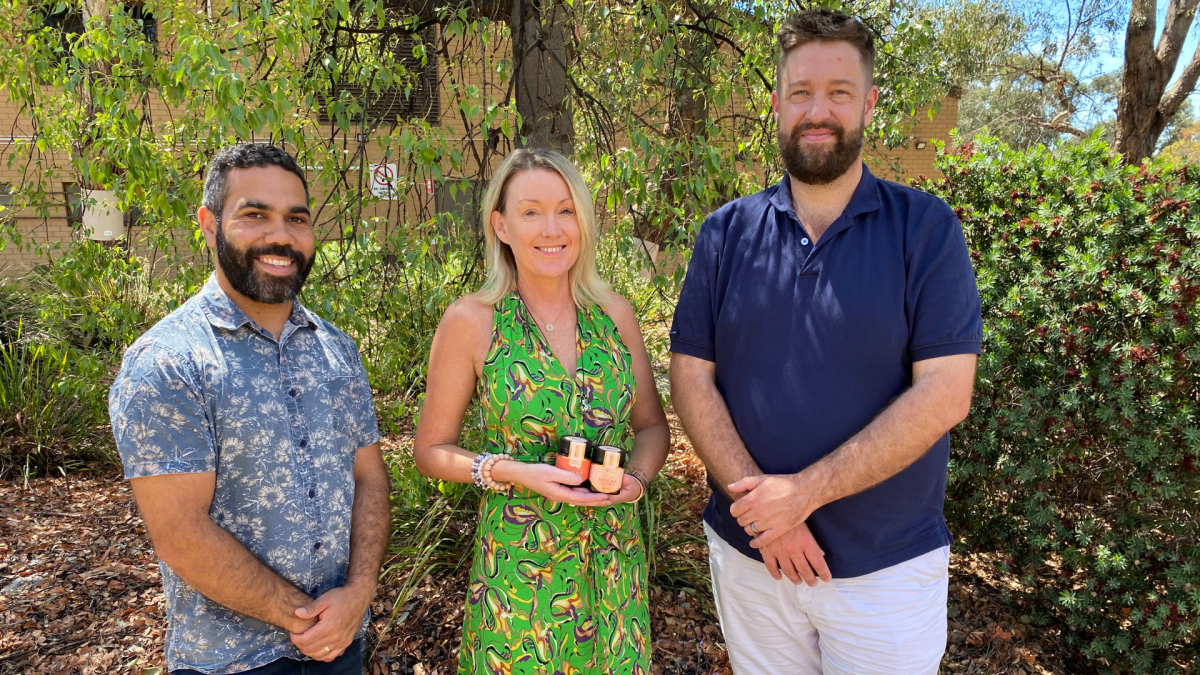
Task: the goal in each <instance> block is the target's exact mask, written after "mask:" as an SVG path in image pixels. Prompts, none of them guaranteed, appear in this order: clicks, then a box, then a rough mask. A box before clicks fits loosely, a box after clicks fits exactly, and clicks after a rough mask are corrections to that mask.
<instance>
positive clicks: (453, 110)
mask: <svg viewBox="0 0 1200 675" xmlns="http://www.w3.org/2000/svg"><path fill="white" fill-rule="evenodd" d="M163 37H164V39H166V40H170V36H163ZM468 48H469V47H468ZM459 51H460V50H458V48H456V47H455V46H454V45H450V46H449V49H447V50H446V51H445V52H443V53H449V54H455V53H458V52H459ZM507 55H508V45H507V43H506V41H503V40H493V41H492V42H491V44H490V46H489V52H488V53H487V54H480V55H479V56H478V57H477V58H474V59H473V60H471V59H464V60H462V61H460V62H456V63H441V62H439V63H438V64H437V67H438V71H437V82H438V83H439V89H438V97H439V114H440V120H439V122H440V124H441V125H443V126H444V127H445V128H446V129H448V135H449V136H450V138H451V139H452V140H453V141H454V142H456V143H460V144H461V148H462V149H463V150H464V153H463V154H464V157H466V158H468V159H466V160H465V161H466V162H467V163H471V162H473V161H474V160H472V159H469V158H470V157H472V155H473V154H474V153H471V152H469V151H467V150H468V148H469V145H470V143H472V142H473V143H474V144H475V148H476V150H477V151H478V150H482V148H483V146H484V144H485V143H486V136H487V130H486V129H481V128H478V127H474V128H469V127H468V126H467V124H466V123H465V122H464V120H463V118H462V116H461V115H460V114H459V110H458V105H457V101H456V100H455V99H454V98H453V96H452V94H451V93H450V90H451V89H452V88H454V87H479V88H481V89H482V93H483V95H484V96H485V97H490V98H492V99H493V100H499V99H501V98H503V96H504V95H505V94H506V92H507V87H506V86H501V85H502V84H503V83H498V82H491V81H489V80H488V78H489V77H492V78H494V73H495V61H497V60H498V59H500V58H506V57H507ZM729 105H731V106H733V107H738V105H739V104H738V102H736V101H731V102H730V103H729ZM149 106H150V113H151V118H152V119H153V120H167V119H170V118H171V111H170V110H169V109H168V108H167V106H166V105H165V104H164V103H163V102H162V101H161V100H154V101H151V102H150V103H149ZM742 107H744V106H742ZM313 116H314V120H315V119H316V112H315V111H314V113H313ZM957 119H958V99H957V98H955V97H948V98H946V99H944V100H943V101H942V104H941V107H940V110H939V111H938V112H937V114H936V115H935V116H934V117H933V119H932V120H931V119H929V117H928V116H926V115H925V114H921V115H918V116H917V118H916V120H915V124H914V126H913V128H912V130H911V132H910V134H909V136H910V138H911V141H910V143H909V144H908V147H905V148H896V149H891V150H880V151H876V152H872V153H871V156H870V158H869V159H868V162H869V164H870V166H871V168H872V171H873V172H874V173H875V174H876V175H878V176H880V177H883V178H888V179H892V180H904V179H905V178H906V177H915V176H917V175H919V174H926V175H937V171H936V170H935V169H934V167H933V161H934V156H935V152H936V150H935V147H934V145H933V143H932V142H931V141H933V140H940V141H943V142H945V143H947V145H949V144H950V143H951V138H950V130H951V129H952V128H954V126H955V125H956V123H957ZM509 122H510V123H514V122H515V120H509ZM497 124H498V122H497ZM0 129H4V130H11V131H9V132H8V133H7V134H0V157H7V156H8V155H9V154H10V153H11V152H12V151H13V150H17V154H18V155H19V156H20V157H21V158H22V160H25V159H28V153H27V152H26V153H25V154H22V144H24V147H28V144H29V143H30V142H31V137H32V133H33V131H32V129H30V127H29V124H28V122H27V121H25V120H21V119H18V115H17V108H16V106H15V105H14V104H13V103H11V102H9V101H7V100H0ZM919 143H925V144H926V145H925V147H924V148H918V147H917V145H918V144H919ZM346 149H347V150H348V151H349V152H350V153H354V152H356V151H357V149H358V143H357V142H356V141H355V140H353V137H351V138H350V139H347V142H346ZM365 154H366V158H367V162H366V163H367V164H368V165H369V164H371V163H377V162H380V161H382V159H383V150H382V148H381V147H379V146H378V145H377V144H375V143H373V142H368V144H367V148H366V151H365ZM479 154H483V153H479ZM500 160H501V157H500V155H499V153H492V154H491V155H490V158H489V163H490V164H491V166H490V167H489V169H494V168H495V167H496V165H497V164H498V163H499V161H500ZM46 161H47V164H46V165H44V166H41V167H37V166H33V165H30V164H29V163H28V162H27V161H17V162H14V163H12V166H11V168H10V167H9V165H8V163H7V162H0V187H3V185H2V184H5V183H7V184H17V183H20V182H21V181H22V179H23V177H24V176H25V175H26V174H27V173H28V172H30V171H41V172H44V174H45V178H44V180H45V184H46V185H47V189H48V190H49V191H50V192H51V195H50V196H51V197H52V198H53V200H54V202H55V206H54V207H53V208H51V209H50V211H49V212H48V213H46V214H38V213H34V212H32V211H31V210H29V209H26V210H23V211H19V212H14V211H12V210H11V209H10V210H8V211H3V212H0V220H2V219H8V220H10V222H11V223H12V226H13V227H15V228H16V230H17V231H18V232H20V233H21V234H22V236H23V237H24V238H25V244H26V245H25V246H23V247H20V248H18V247H16V246H14V245H12V244H9V245H8V246H7V247H6V248H5V249H4V250H0V276H17V275H19V274H22V273H24V272H25V271H27V270H28V269H29V268H30V266H32V265H33V264H35V263H36V262H37V261H38V259H39V258H38V255H37V253H36V252H35V251H34V250H31V249H32V246H33V245H37V244H42V245H48V246H51V247H52V246H54V245H55V244H69V243H70V242H72V241H74V240H76V239H78V238H79V237H80V236H82V235H81V232H80V228H79V227H78V223H77V222H75V219H73V218H71V217H69V215H70V214H69V209H68V206H67V205H68V201H69V198H68V194H67V190H68V188H69V186H70V185H71V184H72V181H73V179H72V177H71V174H70V170H69V164H68V158H67V157H66V156H62V157H50V158H47V160H46ZM391 161H395V160H391ZM367 169H368V167H363V170H364V171H366V170H367ZM442 169H443V173H444V174H445V175H447V176H449V177H452V178H453V177H455V176H454V174H453V171H452V169H451V167H449V166H445V165H444V166H443V167H442ZM398 170H399V172H400V173H401V176H400V177H399V178H400V184H401V195H400V197H401V198H400V199H398V200H382V201H379V202H378V203H376V204H372V205H368V206H366V208H364V210H363V213H362V217H363V218H364V220H368V221H372V222H373V223H375V225H374V226H377V227H379V228H381V229H383V230H385V231H391V230H392V229H393V228H400V227H403V226H404V225H405V224H406V223H409V222H414V221H425V220H427V219H428V218H430V217H432V215H433V214H435V213H437V212H439V211H454V212H457V213H460V214H463V213H468V212H470V211H471V210H473V209H475V208H477V204H476V203H474V201H475V200H474V199H473V198H474V197H475V196H476V195H480V196H481V188H482V186H471V187H472V188H473V190H472V192H471V193H468V194H467V195H462V194H453V193H454V192H455V191H453V190H451V189H450V188H449V187H448V186H435V188H434V190H433V191H432V192H430V191H428V190H426V188H425V185H426V179H428V178H431V177H432V176H429V175H425V174H421V175H407V174H406V168H405V167H404V166H403V165H401V166H399V167H398ZM462 172H463V174H465V175H467V176H474V175H476V174H477V173H478V170H477V167H475V166H474V165H473V164H471V165H469V166H464V167H463V168H462ZM485 173H490V172H485ZM310 188H311V191H312V196H313V197H314V198H315V199H316V201H317V204H318V205H320V204H321V203H322V199H323V197H324V195H325V194H326V193H327V191H326V190H325V189H324V188H323V186H321V185H319V184H314V185H311V186H310ZM0 199H3V195H2V194H0ZM2 203H3V202H2V201H0V204H2ZM197 206H198V205H197ZM138 232H139V231H138V229H137V228H134V229H133V230H132V232H131V234H132V238H133V249H134V251H135V252H136V253H137V254H139V255H142V256H144V257H146V258H148V259H150V260H151V262H152V263H153V262H155V261H157V260H160V259H162V258H163V256H164V255H166V254H168V253H183V254H185V255H186V254H187V253H188V252H189V251H190V248H189V244H188V240H189V239H190V238H191V237H192V233H191V232H188V231H179V232H176V233H175V238H176V242H175V245H174V249H175V250H174V251H152V250H150V249H149V248H148V247H147V246H146V244H145V241H144V240H142V239H141V238H140V237H139V236H138ZM340 236H341V233H340V232H322V233H321V237H322V238H323V239H326V240H329V239H336V238H340Z"/></svg>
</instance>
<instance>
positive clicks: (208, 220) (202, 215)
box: [196, 206, 218, 251]
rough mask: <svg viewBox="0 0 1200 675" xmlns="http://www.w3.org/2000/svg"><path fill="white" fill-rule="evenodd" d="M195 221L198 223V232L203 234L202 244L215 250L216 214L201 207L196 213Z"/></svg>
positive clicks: (205, 207)
mask: <svg viewBox="0 0 1200 675" xmlns="http://www.w3.org/2000/svg"><path fill="white" fill-rule="evenodd" d="M196 220H197V221H199V223H200V232H201V233H203V234H204V242H205V243H206V244H208V247H209V248H211V249H213V250H214V251H215V250H217V227H218V225H217V214H215V213H213V212H212V211H209V210H208V207H207V206H201V207H200V210H198V211H196Z"/></svg>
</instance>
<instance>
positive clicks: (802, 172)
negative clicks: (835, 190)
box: [779, 120, 863, 185]
mask: <svg viewBox="0 0 1200 675" xmlns="http://www.w3.org/2000/svg"><path fill="white" fill-rule="evenodd" d="M811 129H828V130H829V131H832V132H833V135H834V143H833V147H832V148H829V149H825V148H817V147H813V148H810V149H808V150H805V149H804V146H803V145H802V144H803V143H804V141H802V140H801V139H800V134H802V133H804V132H805V131H809V130H811ZM862 146H863V124H862V123H859V126H858V128H857V129H852V130H851V131H850V133H846V129H845V128H844V127H843V126H842V125H841V124H838V123H837V122H836V121H834V120H827V121H825V122H821V123H819V124H812V123H802V124H797V125H796V126H794V127H792V131H791V133H790V134H788V135H786V136H785V135H784V130H783V129H780V130H779V152H780V154H782V155H783V165H784V166H785V167H786V168H787V172H788V174H789V175H790V176H791V177H792V178H795V179H796V180H798V181H800V182H801V183H805V184H807V185H827V184H829V183H832V182H833V181H835V180H837V179H838V178H841V177H842V176H843V175H845V173H846V172H847V171H849V170H850V167H852V166H854V163H855V162H857V161H858V157H859V153H861V152H862Z"/></svg>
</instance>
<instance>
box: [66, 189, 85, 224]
mask: <svg viewBox="0 0 1200 675" xmlns="http://www.w3.org/2000/svg"><path fill="white" fill-rule="evenodd" d="M63 194H64V196H65V197H66V207H67V224H68V225H70V226H71V227H79V226H80V225H83V193H82V191H80V189H79V186H78V185H77V184H75V183H63Z"/></svg>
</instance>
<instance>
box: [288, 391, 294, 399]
mask: <svg viewBox="0 0 1200 675" xmlns="http://www.w3.org/2000/svg"><path fill="white" fill-rule="evenodd" d="M288 396H291V397H292V398H295V397H296V390H295V389H289V390H288Z"/></svg>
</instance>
